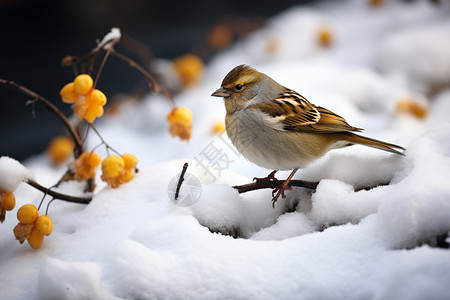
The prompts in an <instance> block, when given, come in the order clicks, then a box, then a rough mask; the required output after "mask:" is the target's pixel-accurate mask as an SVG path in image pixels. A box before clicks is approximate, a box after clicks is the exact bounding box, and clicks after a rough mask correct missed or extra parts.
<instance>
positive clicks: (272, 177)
mask: <svg viewBox="0 0 450 300" xmlns="http://www.w3.org/2000/svg"><path fill="white" fill-rule="evenodd" d="M276 172H277V171H273V172H270V174H269V175H267V177H253V181H256V182H269V181H274V180H278V179H276V178H275V173H276Z"/></svg>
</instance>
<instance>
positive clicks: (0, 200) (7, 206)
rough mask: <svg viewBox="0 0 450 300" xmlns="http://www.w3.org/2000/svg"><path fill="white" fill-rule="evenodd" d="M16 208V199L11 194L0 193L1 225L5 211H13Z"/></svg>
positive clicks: (6, 192)
mask: <svg viewBox="0 0 450 300" xmlns="http://www.w3.org/2000/svg"><path fill="white" fill-rule="evenodd" d="M15 206H16V198H15V197H14V194H13V193H12V192H8V191H0V222H2V223H3V221H4V220H5V216H6V211H10V210H13V209H14V207H15Z"/></svg>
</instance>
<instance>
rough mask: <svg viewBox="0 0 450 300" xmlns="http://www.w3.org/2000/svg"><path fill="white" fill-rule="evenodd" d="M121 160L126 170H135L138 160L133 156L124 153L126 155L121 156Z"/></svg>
mask: <svg viewBox="0 0 450 300" xmlns="http://www.w3.org/2000/svg"><path fill="white" fill-rule="evenodd" d="M122 159H123V161H124V162H125V169H126V170H132V169H135V168H136V166H137V163H138V159H137V157H136V156H134V155H133V154H130V153H126V154H124V155H122Z"/></svg>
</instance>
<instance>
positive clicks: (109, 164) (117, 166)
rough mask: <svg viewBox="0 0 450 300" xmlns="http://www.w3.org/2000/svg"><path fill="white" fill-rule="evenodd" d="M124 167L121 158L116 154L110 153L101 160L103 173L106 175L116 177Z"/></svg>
mask: <svg viewBox="0 0 450 300" xmlns="http://www.w3.org/2000/svg"><path fill="white" fill-rule="evenodd" d="M124 167H125V162H124V160H123V158H121V157H119V156H117V155H110V156H108V157H106V158H105V159H104V160H103V162H102V171H103V174H104V175H105V176H107V177H117V176H119V174H120V172H121V171H122V170H123V168H124Z"/></svg>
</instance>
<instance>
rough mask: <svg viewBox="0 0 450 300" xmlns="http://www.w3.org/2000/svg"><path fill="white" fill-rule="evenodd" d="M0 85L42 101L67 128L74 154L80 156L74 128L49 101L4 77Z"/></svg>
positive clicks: (77, 137) (79, 143) (80, 146)
mask: <svg viewBox="0 0 450 300" xmlns="http://www.w3.org/2000/svg"><path fill="white" fill-rule="evenodd" d="M0 85H4V86H7V87H10V88H12V89H15V90H18V91H19V92H21V93H23V94H25V95H27V96H30V97H32V98H33V99H36V100H37V101H40V102H42V103H43V104H44V105H45V107H47V108H48V109H49V110H50V111H51V112H53V113H54V114H55V115H56V116H57V117H58V118H59V119H60V120H61V121H62V122H63V124H64V125H65V126H66V128H67V130H69V133H70V135H71V136H72V138H73V140H74V142H75V151H74V155H75V157H78V156H80V154H81V153H82V152H83V143H82V141H81V138H80V136H79V135H78V133H77V131H76V130H75V128H73V126H72V124H70V122H69V120H68V119H67V118H66V116H65V115H64V114H63V113H62V112H61V111H60V110H59V109H58V108H57V107H56V106H55V105H53V104H52V103H51V102H49V101H48V100H47V99H45V98H44V97H42V96H40V95H38V94H36V93H35V92H33V91H31V90H29V89H27V88H26V87H24V86H22V85H20V84H18V83H15V82H14V81H9V80H5V79H0Z"/></svg>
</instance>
